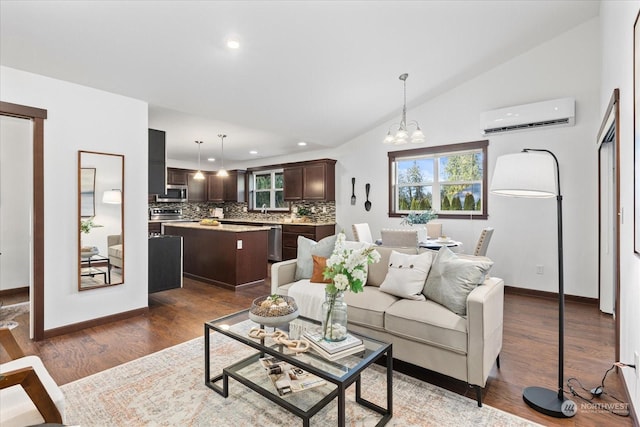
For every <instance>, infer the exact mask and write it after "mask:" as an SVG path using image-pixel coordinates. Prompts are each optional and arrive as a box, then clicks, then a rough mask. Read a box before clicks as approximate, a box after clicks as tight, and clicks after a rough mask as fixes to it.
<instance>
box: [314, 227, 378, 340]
mask: <svg viewBox="0 0 640 427" xmlns="http://www.w3.org/2000/svg"><path fill="white" fill-rule="evenodd" d="M345 240H346V237H345V234H344V232H340V233H339V234H338V237H337V239H336V245H335V249H334V250H333V253H332V254H331V257H329V258H328V259H327V266H326V267H325V269H324V272H323V274H324V278H325V279H331V282H330V283H329V284H327V286H326V288H325V301H324V302H323V303H322V329H321V330H322V336H323V338H324V339H325V340H326V341H342V340H344V339H345V338H346V337H347V304H346V303H345V302H344V292H345V291H351V292H362V288H363V286H364V282H365V281H366V279H367V270H366V267H367V265H368V264H373V263H376V262H378V261H380V254H379V253H378V251H376V250H375V249H373V248H371V247H369V248H363V249H357V250H356V249H346V247H345Z"/></svg>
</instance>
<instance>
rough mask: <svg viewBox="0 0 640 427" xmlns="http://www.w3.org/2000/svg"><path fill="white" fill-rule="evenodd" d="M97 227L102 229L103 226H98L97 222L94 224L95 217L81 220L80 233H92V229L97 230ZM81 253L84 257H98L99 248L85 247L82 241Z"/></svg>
mask: <svg viewBox="0 0 640 427" xmlns="http://www.w3.org/2000/svg"><path fill="white" fill-rule="evenodd" d="M96 227H102V226H101V225H98V224H96V223H95V222H93V217H92V216H90V217H88V218H86V219H81V220H80V232H81V233H84V234H89V233H90V232H91V229H93V228H96ZM80 253H81V256H82V257H85V258H86V257H90V256H93V255H96V254H97V253H98V248H97V247H95V246H84V244H83V243H82V241H80Z"/></svg>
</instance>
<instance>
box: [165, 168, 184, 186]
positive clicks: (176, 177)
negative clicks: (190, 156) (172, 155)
mask: <svg viewBox="0 0 640 427" xmlns="http://www.w3.org/2000/svg"><path fill="white" fill-rule="evenodd" d="M188 172H189V171H187V170H186V169H176V168H167V184H169V185H187V173H188Z"/></svg>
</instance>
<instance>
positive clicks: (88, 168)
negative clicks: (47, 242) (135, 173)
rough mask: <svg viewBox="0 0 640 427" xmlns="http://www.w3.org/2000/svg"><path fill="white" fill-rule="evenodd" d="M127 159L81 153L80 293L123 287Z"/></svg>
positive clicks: (79, 155) (112, 155) (79, 167)
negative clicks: (125, 172)
mask: <svg viewBox="0 0 640 427" xmlns="http://www.w3.org/2000/svg"><path fill="white" fill-rule="evenodd" d="M123 191H124V156H123V155H121V154H110V153H98V152H93V151H78V218H79V233H78V234H79V241H78V260H79V276H78V289H79V290H81V291H85V290H88V289H95V288H100V287H104V286H113V285H120V284H122V283H124V262H123V260H124V240H123V231H124V230H123V221H122V218H123V213H124V197H123V195H124V193H123Z"/></svg>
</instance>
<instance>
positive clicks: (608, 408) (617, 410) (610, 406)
mask: <svg viewBox="0 0 640 427" xmlns="http://www.w3.org/2000/svg"><path fill="white" fill-rule="evenodd" d="M561 410H562V413H563V414H564V415H565V416H566V417H573V416H574V415H575V414H577V413H578V412H586V413H592V414H601V413H614V414H620V415H622V414H628V413H629V404H628V403H623V402H582V403H580V404H576V403H575V402H574V401H572V400H565V401H564V402H563V403H562V407H561Z"/></svg>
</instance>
